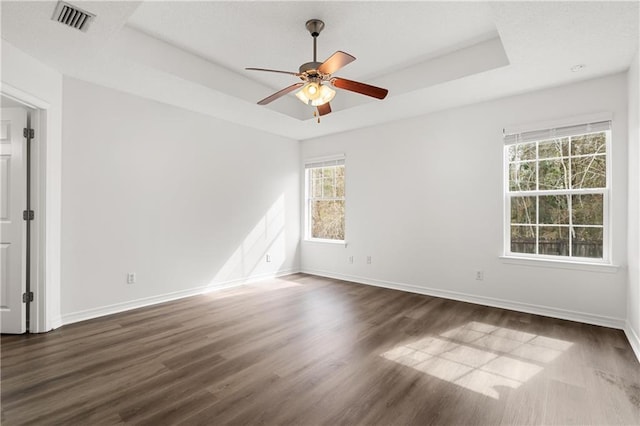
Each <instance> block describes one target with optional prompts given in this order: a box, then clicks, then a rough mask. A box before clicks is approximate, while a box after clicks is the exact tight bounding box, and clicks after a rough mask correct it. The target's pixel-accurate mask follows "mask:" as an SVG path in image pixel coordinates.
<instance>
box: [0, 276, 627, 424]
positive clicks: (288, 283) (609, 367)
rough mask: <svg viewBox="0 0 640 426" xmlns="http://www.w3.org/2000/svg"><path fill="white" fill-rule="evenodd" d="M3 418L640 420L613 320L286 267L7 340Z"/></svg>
mask: <svg viewBox="0 0 640 426" xmlns="http://www.w3.org/2000/svg"><path fill="white" fill-rule="evenodd" d="M1 351H2V359H1V361H2V367H1V371H2V383H1V386H2V392H1V396H2V401H1V403H2V424H3V425H18V424H70V425H90V424H116V423H132V424H150V425H162V424H177V423H183V424H207V425H212V424H292V425H315V424H326V425H334V424H349V425H350V424H366V425H375V424H377V425H391V424H415V425H427V424H456V425H460V424H482V425H498V424H562V425H567V424H581V425H583V424H640V365H639V364H638V362H637V360H636V359H635V358H634V355H633V353H632V350H631V347H630V346H629V343H628V342H627V341H626V339H625V336H624V334H623V333H622V332H621V331H619V330H613V329H607V328H602V327H596V326H589V325H585V324H579V323H574V322H570V321H562V320H556V319H551V318H545V317H539V316H535V315H529V314H523V313H518V312H512V311H506V310H502V309H494V308H487V307H482V306H477V305H473V304H468V303H461V302H454V301H450V300H445V299H439V298H434V297H427V296H420V295H415V294H409V293H403V292H399V291H393V290H386V289H380V288H375V287H368V286H364V285H358V284H352V283H346V282H341V281H337V280H331V279H325V278H318V277H313V276H308V275H302V274H298V275H292V276H289V277H286V278H284V279H278V280H273V281H270V282H268V283H262V284H257V285H254V286H245V287H241V288H236V289H230V290H225V291H219V292H215V293H210V294H208V295H202V296H196V297H191V298H188V299H182V300H179V301H176V302H171V303H166V304H162V305H156V306H153V307H149V308H144V309H138V310H135V311H130V312H126V313H122V314H118V315H112V316H109V317H103V318H99V319H95V320H91V321H86V322H82V323H78V324H73V325H69V326H65V327H62V328H60V329H58V330H55V331H53V332H51V333H48V334H42V335H30V336H2V348H1Z"/></svg>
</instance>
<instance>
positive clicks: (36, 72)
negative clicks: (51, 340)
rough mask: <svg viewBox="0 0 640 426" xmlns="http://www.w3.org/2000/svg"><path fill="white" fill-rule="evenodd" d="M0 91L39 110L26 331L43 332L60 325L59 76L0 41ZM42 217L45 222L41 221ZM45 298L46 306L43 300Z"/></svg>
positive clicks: (60, 76)
mask: <svg viewBox="0 0 640 426" xmlns="http://www.w3.org/2000/svg"><path fill="white" fill-rule="evenodd" d="M1 62H2V67H1V70H2V75H1V77H2V92H3V93H5V94H10V95H13V96H15V97H16V98H19V99H20V100H22V101H27V102H29V103H30V104H31V105H32V106H35V107H39V108H42V110H41V111H40V112H39V113H38V116H39V120H40V124H41V127H40V128H39V129H37V130H38V131H39V133H41V134H36V138H35V146H34V148H33V150H34V151H33V154H34V155H33V158H34V163H35V164H34V165H33V166H34V170H35V174H36V176H35V179H34V182H33V183H34V185H35V186H34V188H33V193H32V197H33V199H32V202H33V203H35V206H36V208H35V211H36V220H35V222H34V225H35V226H34V227H35V229H34V232H33V237H34V239H35V240H36V242H37V245H38V251H37V252H36V253H32V262H33V263H34V264H36V271H34V272H35V273H34V274H32V277H31V283H32V290H33V291H34V294H35V309H33V307H34V306H33V305H32V313H31V314H32V317H31V324H30V328H31V331H32V332H33V331H35V332H44V331H48V330H51V329H52V328H55V327H57V326H59V325H60V221H61V218H60V202H61V200H60V199H61V186H60V185H61V178H60V176H61V144H62V75H61V74H60V73H58V72H57V71H55V70H53V69H52V68H49V67H48V66H46V65H44V64H43V63H41V62H39V61H37V60H35V59H34V58H32V57H30V56H28V55H26V54H25V53H23V52H22V51H20V50H18V49H16V48H15V47H14V46H13V45H11V44H9V43H7V42H6V41H5V40H2V61H1ZM43 219H44V220H43ZM45 300H46V304H44V303H42V302H43V301H45Z"/></svg>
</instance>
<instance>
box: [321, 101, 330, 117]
mask: <svg viewBox="0 0 640 426" xmlns="http://www.w3.org/2000/svg"><path fill="white" fill-rule="evenodd" d="M330 112H331V105H329V102H327V103H326V104H322V105H318V114H319V115H320V116H321V117H322V116H323V115H327V114H329V113H330Z"/></svg>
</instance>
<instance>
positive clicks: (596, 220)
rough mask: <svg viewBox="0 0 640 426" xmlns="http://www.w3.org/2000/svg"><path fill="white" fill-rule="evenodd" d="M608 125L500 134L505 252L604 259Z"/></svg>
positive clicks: (607, 257)
mask: <svg viewBox="0 0 640 426" xmlns="http://www.w3.org/2000/svg"><path fill="white" fill-rule="evenodd" d="M610 127H611V125H610V122H609V121H602V122H597V123H591V124H585V125H579V126H571V127H562V128H556V129H549V130H544V131H535V132H526V133H518V134H507V135H505V177H506V179H505V180H506V182H505V189H506V197H505V200H506V201H505V207H506V212H505V213H506V214H505V218H506V220H505V222H506V223H505V228H506V229H505V254H507V255H514V256H524V257H555V258H565V259H575V260H583V261H584V260H588V261H608V260H609V257H610V256H609V253H608V251H609V247H608V246H609V244H608V235H609V226H608V222H607V221H608V219H607V218H608V214H607V212H608V205H609V185H610V183H609V179H608V175H609V174H608V167H607V164H608V159H607V156H608V152H609V148H608V147H609V145H610V137H611V131H610Z"/></svg>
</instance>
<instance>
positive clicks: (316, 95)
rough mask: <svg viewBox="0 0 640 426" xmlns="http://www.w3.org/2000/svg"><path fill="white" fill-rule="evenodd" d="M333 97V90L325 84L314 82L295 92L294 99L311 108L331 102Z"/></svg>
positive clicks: (334, 93)
mask: <svg viewBox="0 0 640 426" xmlns="http://www.w3.org/2000/svg"><path fill="white" fill-rule="evenodd" d="M335 95H336V91H335V90H333V89H332V88H330V87H329V86H327V85H325V84H319V83H316V82H311V83H307V84H306V85H304V86H303V87H302V89H300V90H299V91H298V92H296V97H297V98H298V99H300V101H302V103H304V104H307V105H311V106H320V105H324V104H326V103H327V102H331V100H332V99H333V97H334V96H335Z"/></svg>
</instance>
